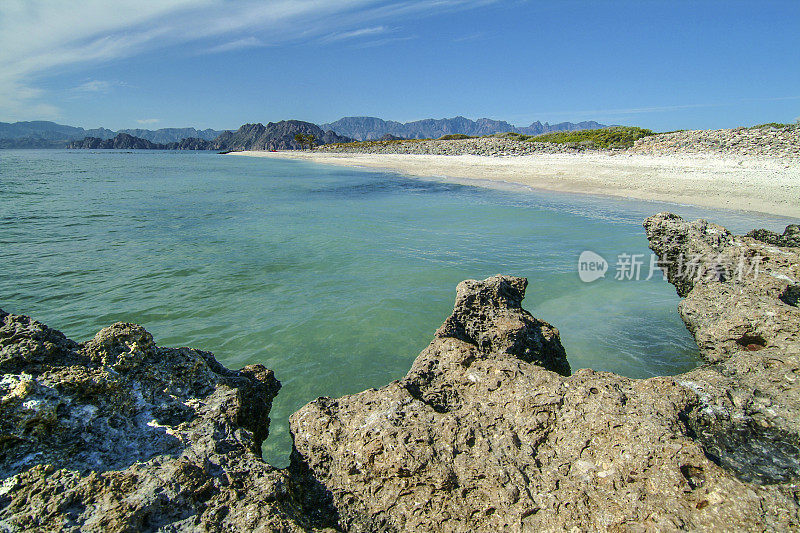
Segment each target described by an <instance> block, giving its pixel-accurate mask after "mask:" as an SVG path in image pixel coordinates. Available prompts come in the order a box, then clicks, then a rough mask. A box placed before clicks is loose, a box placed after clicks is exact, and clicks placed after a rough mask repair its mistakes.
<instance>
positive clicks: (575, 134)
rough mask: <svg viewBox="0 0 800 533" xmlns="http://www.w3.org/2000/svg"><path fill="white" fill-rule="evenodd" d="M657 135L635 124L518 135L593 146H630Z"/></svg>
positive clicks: (549, 141) (536, 139)
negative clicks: (634, 125)
mask: <svg viewBox="0 0 800 533" xmlns="http://www.w3.org/2000/svg"><path fill="white" fill-rule="evenodd" d="M650 135H655V133H654V132H653V131H652V130H647V129H644V128H637V127H633V126H613V127H610V128H602V129H597V130H580V131H554V132H551V133H544V134H542V135H518V136H516V137H517V138H518V139H520V140H522V141H531V142H543V143H557V144H566V143H576V144H581V145H584V146H587V147H592V148H628V147H629V146H632V145H633V142H634V141H635V140H637V139H641V138H642V137H649V136H650Z"/></svg>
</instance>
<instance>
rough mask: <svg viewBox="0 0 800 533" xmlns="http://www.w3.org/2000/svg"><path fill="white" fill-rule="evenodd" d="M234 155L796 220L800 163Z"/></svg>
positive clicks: (638, 157) (599, 156) (633, 157)
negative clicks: (301, 161)
mask: <svg viewBox="0 0 800 533" xmlns="http://www.w3.org/2000/svg"><path fill="white" fill-rule="evenodd" d="M232 155H244V156H256V157H273V158H283V159H301V160H306V161H312V162H315V163H323V164H333V165H345V166H353V167H362V168H371V169H384V170H391V171H395V172H398V173H401V174H405V175H411V176H421V177H448V178H454V179H467V180H487V182H488V183H491V182H507V183H516V184H521V185H526V186H529V187H533V188H536V189H543V190H551V191H560V192H567V193H584V194H599V195H608V196H619V197H624V198H636V199H640V200H656V201H664V202H674V203H680V204H690V205H697V206H702V207H715V208H726V209H737V210H744V211H756V212H760V213H769V214H773V215H782V216H788V217H794V218H800V165H799V164H797V163H796V162H789V161H787V160H784V159H777V158H755V157H742V156H720V155H703V156H700V155H644V154H629V153H621V154H619V153H618V154H607V153H597V152H594V153H582V154H536V155H527V156H513V157H487V156H477V155H458V156H453V155H411V154H344V153H322V152H302V151H282V152H257V151H247V152H232ZM476 183H479V182H476Z"/></svg>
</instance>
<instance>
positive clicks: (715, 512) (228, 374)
mask: <svg viewBox="0 0 800 533" xmlns="http://www.w3.org/2000/svg"><path fill="white" fill-rule="evenodd" d="M644 226H645V233H646V235H647V238H648V239H649V241H650V247H651V248H652V250H653V251H654V252H655V253H656V254H657V255H658V257H659V260H660V264H661V265H663V268H664V269H665V271H666V274H667V276H668V278H669V280H670V282H671V283H673V285H675V287H676V290H677V292H678V294H679V296H681V298H682V301H681V303H680V306H679V312H680V314H681V317H682V319H683V320H684V322H685V323H686V325H687V327H688V329H689V330H690V331H691V333H692V335H693V336H694V338H695V340H696V341H697V344H698V347H699V349H700V354H701V357H702V358H703V360H704V363H705V364H703V365H701V366H699V367H698V368H696V369H694V370H692V371H690V372H687V373H685V374H681V375H678V376H662V377H653V378H649V379H631V378H626V377H622V376H618V375H615V374H613V373H610V372H595V371H593V370H588V369H583V370H578V371H576V372H575V373H574V374H572V373H571V369H570V366H569V363H568V361H567V354H566V352H565V350H564V347H563V346H562V344H561V340H560V336H559V332H558V330H557V329H556V328H555V327H554V326H552V325H550V324H548V323H547V322H544V321H542V320H539V319H537V318H535V317H533V316H532V315H531V314H530V313H528V312H527V311H525V310H524V309H523V308H522V307H521V302H522V300H523V298H524V296H525V291H526V288H527V284H528V282H527V280H525V279H524V278H517V277H510V276H493V277H491V278H488V279H485V280H482V281H477V280H467V281H464V282H462V283H460V284H459V285H458V287H457V290H456V301H455V306H454V308H453V313H452V315H450V316H449V317H448V318H447V319H446V320H445V321H444V323H443V324H442V326H441V327H440V328H439V329H438V330H437V331H436V332H435V334H434V338H433V341H432V342H431V343H430V345H428V347H426V348H425V349H424V350H423V351H422V353H420V354H419V356H418V357H417V358H416V360H415V361H414V363H413V364H412V365H411V368H410V369H409V371H408V373H407V374H406V375H405V376H404V377H403V378H402V379H400V380H396V381H393V382H392V383H389V384H387V385H386V386H384V387H381V388H379V389H374V388H372V389H368V390H365V391H363V392H360V393H358V394H352V395H348V396H344V397H341V398H327V397H320V398H317V399H316V400H314V401H312V402H310V403H309V404H307V405H305V406H304V407H302V408H301V409H300V410H299V411H297V412H296V413H295V414H294V415H292V417H291V420H290V425H291V434H292V438H293V440H294V449H293V452H292V456H291V464H290V466H289V467H288V468H287V469H283V470H279V469H276V468H273V467H272V466H270V465H269V464H266V463H265V462H263V461H262V460H261V458H260V446H261V443H262V442H263V440H264V439H265V438H266V437H267V435H268V432H269V422H270V419H269V413H270V408H271V405H272V401H273V399H274V397H275V396H276V394H277V393H278V390H279V388H280V383H279V382H278V381H277V380H276V378H275V376H274V375H273V372H272V371H271V370H268V369H266V368H264V367H263V366H261V365H250V366H246V367H244V368H242V369H241V370H239V371H233V370H229V369H226V368H225V367H223V366H222V365H221V364H220V363H219V362H217V361H216V359H214V356H213V355H212V354H211V353H208V352H203V351H199V350H193V349H190V348H177V349H174V348H163V347H159V346H157V345H156V344H155V342H154V341H153V338H152V336H151V335H150V334H149V333H148V332H147V331H146V330H145V329H144V328H142V327H141V326H137V325H134V324H127V323H117V324H114V325H112V326H110V327H108V328H105V329H103V330H101V331H100V332H99V333H98V334H97V335H96V336H95V337H94V338H93V339H91V340H89V341H87V342H83V343H78V342H75V341H72V340H70V339H67V338H66V337H65V336H64V335H63V334H61V333H60V332H58V331H56V330H53V329H50V328H48V327H47V326H45V325H44V324H41V323H39V322H36V321H34V320H32V319H30V318H28V317H25V316H22V315H13V314H8V313H5V312H3V311H0V450H2V453H0V530H2V531H66V532H75V533H77V532H79V531H88V532H100V531H173V532H182V531H186V532H189V531H213V532H222V531H232V532H239V531H242V532H244V531H308V530H327V531H355V532H367V531H475V532H491V533H494V532H497V531H573V530H574V531H674V530H689V531H795V530H798V529H800V499H799V498H798V488H797V487H798V485H797V483H798V481H800V445H799V444H798V441H799V438H800V437H799V435H800V310H799V309H798V294H800V281H799V280H798V277H800V271H798V265H800V249H798V248H793V247H791V246H789V245H790V244H791V243H794V242H795V240H794V237H795V236H796V233H797V228H791V229H790V230H787V231H786V232H785V233H784V234H783V235H776V234H769V233H768V232H766V233H765V232H763V231H760V232H755V233H753V234H752V235H753V236H736V235H733V234H731V233H730V232H729V231H728V230H726V229H725V228H723V227H721V226H717V225H715V224H712V223H709V222H707V221H705V220H697V221H694V222H688V221H685V220H683V219H681V218H680V217H678V216H677V215H673V214H670V213H660V214H658V215H655V216H653V217H650V218H649V219H647V220H646V221H645V223H644ZM760 238H766V239H767V240H768V242H769V244H768V243H765V242H763V241H761V240H759V239H760ZM756 257H760V258H763V259H764V261H762V262H761V270H760V272H759V273H757V274H755V275H754V273H753V272H752V270H749V269H748V270H746V271H744V272H742V271H741V270H738V271H737V268H742V267H740V266H739V265H741V264H742V263H741V261H742V260H746V261H753V260H754V259H755V258H756ZM683 258H692V261H693V265H694V266H693V268H692V269H691V271H687V269H686V264H685V263H684V262H683V261H682V259H683ZM748 266H751V265H744V268H746V269H747V268H748ZM541 290H543V289H541V288H539V289H538V291H541ZM309 297H313V295H309ZM589 304H590V302H587V305H589ZM356 334H357V332H356ZM621 349H624V347H621Z"/></svg>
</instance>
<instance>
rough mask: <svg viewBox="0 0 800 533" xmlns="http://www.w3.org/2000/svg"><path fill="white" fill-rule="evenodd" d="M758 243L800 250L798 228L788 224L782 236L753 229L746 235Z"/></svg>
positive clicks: (766, 230)
mask: <svg viewBox="0 0 800 533" xmlns="http://www.w3.org/2000/svg"><path fill="white" fill-rule="evenodd" d="M747 236H748V237H752V238H754V239H756V240H758V241H761V242H765V243H767V244H774V245H775V246H788V247H793V248H800V226H798V225H797V224H789V225H788V226H786V229H785V230H783V234H780V233H775V232H774V231H770V230H768V229H754V230H753V231H751V232H750V233H748V234H747Z"/></svg>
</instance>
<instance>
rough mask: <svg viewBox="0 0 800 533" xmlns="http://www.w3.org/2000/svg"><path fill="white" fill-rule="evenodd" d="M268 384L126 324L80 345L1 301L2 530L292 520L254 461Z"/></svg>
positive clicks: (274, 474) (277, 474) (277, 485)
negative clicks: (161, 344) (6, 308)
mask: <svg viewBox="0 0 800 533" xmlns="http://www.w3.org/2000/svg"><path fill="white" fill-rule="evenodd" d="M279 388H280V384H279V383H278V381H277V380H276V379H275V377H274V375H273V373H272V371H271V370H268V369H266V368H264V367H263V366H260V365H251V366H248V367H245V368H244V369H242V370H241V371H238V372H234V371H231V370H228V369H226V368H224V367H223V366H222V365H220V364H219V363H218V362H217V361H216V360H215V359H214V357H213V356H212V355H211V354H210V353H208V352H202V351H199V350H192V349H189V348H180V349H169V348H159V347H157V346H156V345H155V344H154V343H153V338H152V336H151V335H150V334H149V333H148V332H147V331H145V330H144V328H142V327H140V326H137V325H134V324H123V323H119V324H114V325H113V326H110V327H108V328H105V329H103V330H102V331H100V332H99V333H98V334H97V335H96V336H95V337H94V338H93V339H92V340H90V341H88V342H86V343H84V344H78V343H76V342H73V341H71V340H69V339H67V338H66V337H64V335H63V334H61V333H60V332H58V331H55V330H52V329H50V328H48V327H46V326H44V325H43V324H41V323H39V322H36V321H34V320H31V319H29V318H28V317H25V316H16V315H10V314H7V313H4V312H2V311H0V480H1V481H0V531H31V530H37V531H40V530H44V531H145V530H157V529H161V530H167V531H231V530H235V531H252V530H255V529H259V528H261V529H271V528H278V529H283V530H298V531H299V530H301V529H302V528H301V526H304V525H309V524H308V523H307V521H306V520H305V519H304V518H299V519H296V518H295V516H296V515H297V513H296V511H294V509H295V504H294V503H292V501H291V495H290V488H289V486H290V480H289V479H288V476H287V474H286V473H285V472H282V471H279V470H277V469H275V468H272V467H271V466H269V465H267V464H266V463H264V462H263V461H261V459H260V453H261V452H260V446H261V442H262V441H263V439H264V438H265V437H266V436H267V431H268V426H269V410H270V407H271V403H272V399H273V397H274V396H275V395H276V394H277V392H278V389H279Z"/></svg>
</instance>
